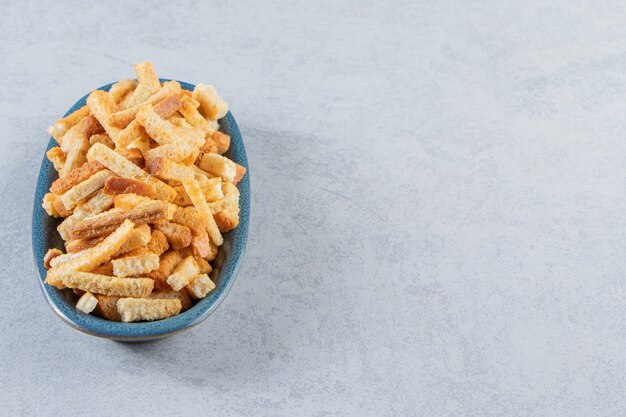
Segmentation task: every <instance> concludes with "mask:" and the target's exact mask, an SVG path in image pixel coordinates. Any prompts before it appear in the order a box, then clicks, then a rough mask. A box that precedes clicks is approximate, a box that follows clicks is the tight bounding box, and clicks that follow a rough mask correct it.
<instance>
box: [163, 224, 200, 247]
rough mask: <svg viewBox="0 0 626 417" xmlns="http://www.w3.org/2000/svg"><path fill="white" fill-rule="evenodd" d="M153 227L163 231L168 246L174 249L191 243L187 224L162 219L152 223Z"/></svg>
mask: <svg viewBox="0 0 626 417" xmlns="http://www.w3.org/2000/svg"><path fill="white" fill-rule="evenodd" d="M154 228H155V229H156V230H158V231H160V232H161V233H163V234H164V235H165V237H166V238H167V241H168V242H169V244H170V246H171V247H172V248H174V249H176V250H178V249H182V248H186V247H187V246H189V245H190V244H191V237H192V236H191V230H190V229H189V228H188V227H187V226H182V225H180V224H176V223H171V222H168V221H167V220H163V221H159V222H156V223H154Z"/></svg>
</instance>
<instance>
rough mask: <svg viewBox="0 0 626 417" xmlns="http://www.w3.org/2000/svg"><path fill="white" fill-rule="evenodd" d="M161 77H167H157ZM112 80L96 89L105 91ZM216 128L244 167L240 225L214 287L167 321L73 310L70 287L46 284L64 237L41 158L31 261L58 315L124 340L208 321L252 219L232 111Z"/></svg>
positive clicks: (230, 279) (227, 240)
mask: <svg viewBox="0 0 626 417" xmlns="http://www.w3.org/2000/svg"><path fill="white" fill-rule="evenodd" d="M161 81H169V80H167V79H161ZM179 82H180V84H181V87H182V88H184V89H186V90H193V88H194V87H195V86H194V85H193V84H189V83H185V82H182V81H179ZM112 85H113V84H108V85H105V86H103V87H100V88H99V90H105V91H108V90H109V89H110V88H111V86H112ZM86 100H87V95H85V96H84V97H83V98H81V99H80V100H79V101H77V102H76V104H74V106H72V108H71V109H69V110H68V112H67V113H66V116H67V115H68V114H70V113H72V112H73V111H75V110H77V109H79V108H81V107H82V106H84V105H85V103H86ZM219 125H220V131H222V132H224V133H226V134H227V135H230V137H231V145H230V149H229V150H228V152H227V153H226V154H225V156H227V157H228V158H230V159H232V160H233V161H235V162H237V163H238V164H240V165H243V166H244V167H246V170H247V172H246V175H245V176H244V178H243V179H242V180H241V181H240V182H239V184H237V188H239V192H240V194H241V196H240V200H239V205H240V213H239V226H238V227H237V228H235V229H234V230H232V231H230V232H228V233H225V234H224V244H223V245H222V246H221V247H220V249H219V250H220V251H221V252H222V254H223V263H222V267H221V268H220V269H219V274H218V278H217V281H216V282H215V285H216V288H215V289H214V290H213V291H212V292H210V293H209V295H207V296H206V297H205V298H204V299H202V300H199V301H198V302H197V303H196V304H195V305H194V306H193V307H192V308H190V309H189V310H187V311H185V312H183V313H181V314H179V315H177V316H174V317H171V318H169V319H164V320H159V321H154V322H139V323H119V322H113V321H109V320H104V319H101V318H99V317H96V316H93V315H90V314H85V313H83V312H81V311H79V310H77V309H76V308H75V302H76V296H75V295H74V293H73V292H72V291H71V290H63V291H59V290H58V289H56V288H55V287H51V286H49V285H46V284H44V280H45V277H46V269H45V268H44V266H43V261H42V260H43V257H44V255H45V253H46V251H47V250H48V249H49V248H59V249H61V250H63V251H64V245H63V240H62V239H61V236H60V235H59V233H58V232H57V230H56V228H57V226H58V225H59V223H60V219H55V218H53V217H51V216H48V214H47V213H46V212H45V210H44V209H43V208H42V207H41V202H42V201H43V197H44V195H45V194H46V193H47V192H48V190H49V189H50V185H51V184H52V182H53V181H54V180H55V179H56V178H57V173H56V171H55V170H54V167H53V165H52V163H51V162H50V161H48V158H46V157H45V155H44V158H43V162H42V164H41V169H40V171H39V179H38V182H37V188H36V191H35V203H34V209H33V224H32V239H33V252H34V256H35V263H36V265H37V270H38V272H39V279H38V281H39V284H40V285H41V288H42V290H43V294H44V296H45V297H46V299H47V300H48V303H49V304H50V306H51V307H52V308H53V310H54V311H55V312H56V313H57V315H58V316H59V317H60V318H61V319H62V320H63V321H65V322H66V323H67V324H69V325H70V326H72V327H74V328H76V329H78V330H80V331H83V332H85V333H88V334H91V335H94V336H100V337H106V338H110V339H115V340H122V341H133V340H135V341H141V340H151V339H157V338H160V337H164V336H167V335H171V334H174V333H177V332H180V331H182V330H185V329H188V328H190V327H192V326H194V325H195V324H198V323H200V322H201V321H202V320H204V319H206V318H207V317H208V316H209V315H210V314H211V313H212V312H213V311H214V310H215V309H216V308H217V307H218V306H219V304H220V303H221V302H222V300H223V299H224V297H225V296H226V294H227V293H228V291H229V290H230V288H231V286H232V285H233V283H234V281H235V278H236V276H237V272H238V270H239V265H240V263H241V259H242V257H243V253H244V249H245V246H246V241H247V235H248V223H249V217H250V180H249V177H250V171H249V169H248V160H247V157H246V150H245V148H244V144H243V140H242V138H241V133H240V132H239V128H238V127H237V123H236V122H235V118H234V117H233V115H232V114H231V113H230V112H228V114H227V115H226V116H225V117H223V118H222V119H220V120H219ZM54 146H57V144H56V141H55V140H54V139H53V138H50V142H49V143H48V147H47V149H50V148H53V147H54Z"/></svg>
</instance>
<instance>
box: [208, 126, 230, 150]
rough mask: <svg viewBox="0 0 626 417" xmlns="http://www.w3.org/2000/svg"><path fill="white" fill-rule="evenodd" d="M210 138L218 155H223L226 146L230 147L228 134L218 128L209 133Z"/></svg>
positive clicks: (226, 148)
mask: <svg viewBox="0 0 626 417" xmlns="http://www.w3.org/2000/svg"><path fill="white" fill-rule="evenodd" d="M211 139H212V140H213V143H214V144H215V148H216V149H215V151H216V153H218V154H220V155H224V154H225V153H226V151H228V148H230V136H229V135H227V134H226V133H222V132H220V131H219V130H216V131H215V132H213V134H212V135H211Z"/></svg>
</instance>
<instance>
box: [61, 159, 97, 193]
mask: <svg viewBox="0 0 626 417" xmlns="http://www.w3.org/2000/svg"><path fill="white" fill-rule="evenodd" d="M103 169H104V167H103V166H102V165H101V164H99V163H98V162H87V163H85V164H84V165H82V166H80V167H78V168H75V169H73V170H72V171H70V172H69V173H68V174H67V175H66V176H64V177H63V178H58V179H57V180H55V181H54V182H53V183H52V185H51V186H50V192H51V193H54V194H59V195H61V194H63V193H65V192H66V191H68V190H70V189H71V188H72V187H74V186H75V185H78V184H80V183H81V182H83V181H85V180H86V179H88V178H89V177H91V176H92V175H94V174H96V173H98V172H99V171H102V170H103Z"/></svg>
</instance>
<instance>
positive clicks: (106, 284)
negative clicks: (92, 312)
mask: <svg viewBox="0 0 626 417" xmlns="http://www.w3.org/2000/svg"><path fill="white" fill-rule="evenodd" d="M50 271H53V270H52V269H51V270H50ZM56 277H58V278H59V279H60V280H61V282H63V284H65V286H66V287H68V288H78V289H81V290H83V291H88V292H93V293H98V294H103V295H116V296H120V297H147V296H148V295H150V293H151V292H152V289H153V288H154V281H153V280H151V279H149V278H118V277H110V276H106V275H98V274H92V273H90V272H80V271H72V270H61V271H55V278H56Z"/></svg>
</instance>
